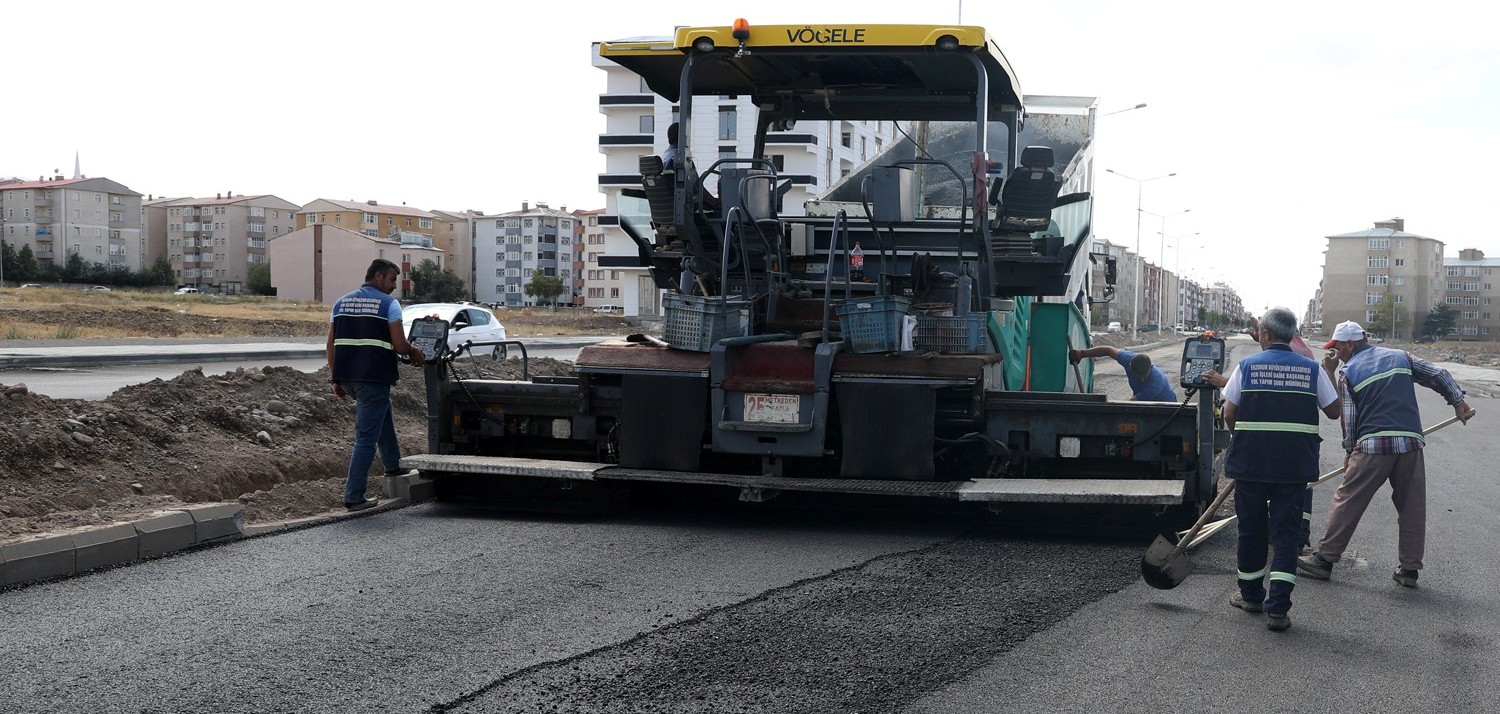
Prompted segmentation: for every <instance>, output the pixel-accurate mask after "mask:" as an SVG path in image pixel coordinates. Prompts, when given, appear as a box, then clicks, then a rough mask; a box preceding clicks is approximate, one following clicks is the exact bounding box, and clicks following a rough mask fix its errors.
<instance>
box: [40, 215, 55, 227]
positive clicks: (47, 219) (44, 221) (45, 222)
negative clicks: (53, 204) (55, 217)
mask: <svg viewBox="0 0 1500 714" xmlns="http://www.w3.org/2000/svg"><path fill="white" fill-rule="evenodd" d="M52 222H53V221H52V216H37V217H36V224H37V225H39V226H50V225H52Z"/></svg>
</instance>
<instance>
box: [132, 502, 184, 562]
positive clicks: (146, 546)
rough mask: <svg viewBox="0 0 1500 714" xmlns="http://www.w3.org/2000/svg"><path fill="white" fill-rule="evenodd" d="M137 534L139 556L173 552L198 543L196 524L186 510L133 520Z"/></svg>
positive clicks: (150, 556)
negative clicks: (139, 548) (139, 547)
mask: <svg viewBox="0 0 1500 714" xmlns="http://www.w3.org/2000/svg"><path fill="white" fill-rule="evenodd" d="M135 530H136V533H137V534H139V538H140V545H141V557H142V558H153V557H155V556H158V555H165V554H167V553H175V552H177V551H179V550H182V549H184V548H191V547H193V546H195V545H197V544H198V525H197V524H196V523H194V522H193V515H192V514H191V513H188V512H187V511H174V512H172V513H167V514H164V515H160V516H156V517H154V518H147V519H145V520H143V521H136V522H135Z"/></svg>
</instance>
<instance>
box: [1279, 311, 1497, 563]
mask: <svg viewBox="0 0 1500 714" xmlns="http://www.w3.org/2000/svg"><path fill="white" fill-rule="evenodd" d="M1368 337H1369V335H1368V334H1367V333H1366V332H1365V330H1364V328H1363V327H1360V325H1359V323H1357V322H1354V321H1353V320H1349V321H1346V322H1341V323H1339V325H1338V327H1336V328H1334V331H1333V339H1331V340H1329V341H1328V343H1327V344H1325V345H1323V347H1324V349H1328V350H1330V352H1329V354H1328V356H1326V357H1324V358H1323V365H1324V367H1326V368H1329V369H1332V368H1333V367H1336V366H1337V365H1338V363H1339V362H1340V361H1342V362H1343V363H1344V366H1343V368H1342V369H1340V370H1339V380H1338V381H1339V384H1338V387H1339V392H1340V395H1341V396H1342V398H1343V402H1344V405H1343V419H1342V422H1343V427H1344V451H1345V452H1346V453H1347V454H1348V455H1347V456H1346V457H1345V458H1344V465H1345V467H1346V469H1347V470H1346V471H1345V472H1344V480H1343V482H1342V483H1340V484H1339V487H1338V490H1336V491H1334V493H1333V508H1332V510H1330V511H1329V512H1328V523H1327V527H1326V529H1325V532H1324V534H1323V539H1322V540H1321V541H1320V542H1319V543H1318V547H1317V548H1316V550H1315V551H1314V552H1313V553H1311V554H1309V555H1305V556H1303V557H1301V558H1300V559H1298V563H1297V565H1298V568H1299V569H1300V570H1301V571H1302V572H1304V573H1306V574H1307V575H1309V576H1311V577H1314V578H1319V579H1324V580H1326V579H1328V578H1329V577H1330V576H1331V575H1332V573H1333V564H1334V563H1337V562H1338V561H1339V558H1340V557H1342V556H1343V554H1344V550H1345V548H1347V547H1348V545H1349V540H1350V539H1351V538H1352V537H1353V536H1354V529H1355V527H1357V526H1358V525H1359V519H1360V517H1361V516H1363V515H1364V512H1365V508H1366V507H1367V506H1369V505H1370V499H1372V498H1374V496H1375V493H1376V491H1379V490H1380V487H1381V485H1383V484H1384V483H1385V482H1386V481H1390V482H1391V488H1392V489H1393V490H1394V491H1395V493H1394V495H1393V496H1392V498H1391V500H1392V501H1393V502H1394V503H1395V504H1396V523H1397V527H1398V533H1399V536H1398V538H1397V553H1398V556H1399V559H1400V561H1399V565H1398V566H1397V567H1396V570H1395V572H1393V573H1392V574H1391V578H1392V579H1393V580H1395V581H1396V582H1397V583H1398V584H1400V585H1403V586H1406V587H1409V588H1414V587H1416V586H1417V574H1418V573H1419V572H1420V571H1421V570H1422V554H1423V550H1424V549H1425V546H1426V530H1427V474H1426V471H1425V468H1424V464H1423V459H1422V447H1423V445H1424V444H1425V442H1424V441H1423V438H1422V420H1421V415H1420V414H1419V413H1418V411H1417V395H1416V385H1419V384H1420V385H1422V386H1424V387H1426V388H1428V389H1431V390H1432V391H1434V392H1437V393H1438V394H1441V395H1443V398H1444V399H1445V400H1447V402H1448V404H1449V405H1451V406H1452V407H1453V413H1454V415H1455V416H1457V417H1458V419H1459V421H1462V422H1464V423H1468V421H1469V418H1470V417H1472V416H1473V415H1474V410H1473V409H1471V408H1470V407H1469V404H1468V402H1466V401H1464V390H1463V389H1460V388H1459V386H1458V383H1457V382H1454V381H1453V376H1452V375H1450V374H1448V371H1447V370H1445V369H1443V368H1441V367H1438V366H1437V365H1435V364H1432V363H1431V362H1428V361H1426V360H1423V359H1420V358H1417V357H1413V356H1412V355H1411V354H1409V353H1407V352H1404V351H1402V350H1393V349H1389V348H1385V347H1376V346H1374V345H1371V344H1370V343H1369V341H1368Z"/></svg>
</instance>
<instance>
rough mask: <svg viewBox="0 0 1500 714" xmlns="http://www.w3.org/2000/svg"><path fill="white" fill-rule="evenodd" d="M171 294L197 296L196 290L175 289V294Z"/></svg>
mask: <svg viewBox="0 0 1500 714" xmlns="http://www.w3.org/2000/svg"><path fill="white" fill-rule="evenodd" d="M172 294H173V295H197V294H198V288H177V292H175V293H172Z"/></svg>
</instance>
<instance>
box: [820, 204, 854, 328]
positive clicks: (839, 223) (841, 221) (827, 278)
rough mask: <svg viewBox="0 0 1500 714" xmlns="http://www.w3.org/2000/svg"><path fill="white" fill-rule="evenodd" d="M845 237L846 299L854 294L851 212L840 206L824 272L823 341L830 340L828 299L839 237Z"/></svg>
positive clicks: (834, 223) (831, 289)
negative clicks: (852, 283)
mask: <svg viewBox="0 0 1500 714" xmlns="http://www.w3.org/2000/svg"><path fill="white" fill-rule="evenodd" d="M840 236H843V238H844V241H843V242H844V299H845V300H848V299H850V298H851V297H853V296H854V293H853V291H852V290H851V289H850V287H849V247H848V243H849V213H848V212H847V211H845V210H844V209H842V208H840V209H839V212H838V213H835V214H834V215H833V235H831V236H829V238H828V269H827V270H825V271H824V273H823V341H824V342H828V338H829V337H830V335H829V333H828V311H829V309H830V308H831V305H830V304H829V301H828V299H829V298H830V297H832V293H833V256H835V255H837V254H838V247H839V237H840Z"/></svg>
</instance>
